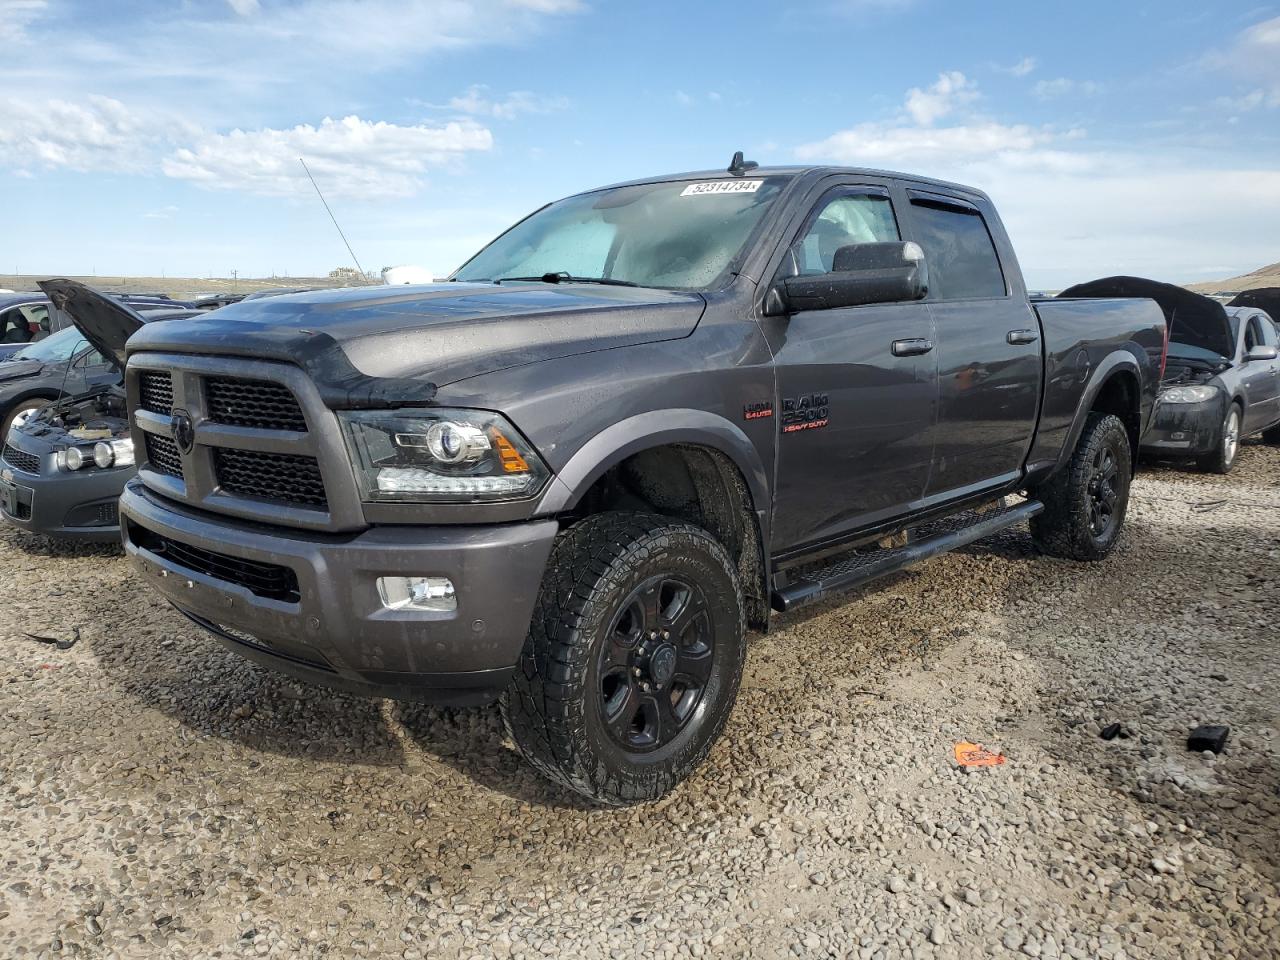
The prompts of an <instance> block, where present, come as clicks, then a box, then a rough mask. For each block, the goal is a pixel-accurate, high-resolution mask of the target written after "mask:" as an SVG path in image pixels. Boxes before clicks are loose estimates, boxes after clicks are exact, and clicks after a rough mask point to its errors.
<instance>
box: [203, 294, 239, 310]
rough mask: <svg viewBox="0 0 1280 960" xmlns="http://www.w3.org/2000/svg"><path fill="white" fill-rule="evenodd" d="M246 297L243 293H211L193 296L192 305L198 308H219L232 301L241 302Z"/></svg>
mask: <svg viewBox="0 0 1280 960" xmlns="http://www.w3.org/2000/svg"><path fill="white" fill-rule="evenodd" d="M244 298H245V295H244V294H243V293H209V294H205V295H204V296H201V297H193V298H192V300H191V306H193V307H194V308H195V309H197V310H217V309H218V308H219V307H225V306H228V305H229V304H232V303H239V302H240V301H241V300H243V299H244Z"/></svg>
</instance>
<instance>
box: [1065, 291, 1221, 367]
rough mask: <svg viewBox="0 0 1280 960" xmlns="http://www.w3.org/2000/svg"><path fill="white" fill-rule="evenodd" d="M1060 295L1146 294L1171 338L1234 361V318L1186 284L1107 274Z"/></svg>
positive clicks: (1176, 341) (1125, 295)
mask: <svg viewBox="0 0 1280 960" xmlns="http://www.w3.org/2000/svg"><path fill="white" fill-rule="evenodd" d="M1058 296H1059V297H1064V298H1070V297H1142V298H1145V299H1150V300H1154V301H1155V302H1156V303H1158V304H1159V305H1160V309H1161V310H1162V311H1163V312H1164V319H1165V322H1166V323H1167V324H1168V325H1169V340H1170V342H1172V343H1183V344H1186V345H1187V346H1190V347H1199V348H1201V349H1202V350H1211V351H1212V352H1214V353H1216V354H1217V355H1218V356H1220V357H1224V358H1226V359H1227V360H1230V359H1231V358H1232V357H1234V356H1235V353H1236V340H1235V337H1234V336H1232V334H1231V321H1230V320H1229V319H1228V318H1227V311H1226V309H1225V308H1224V307H1223V306H1222V304H1220V303H1219V302H1218V301H1217V300H1214V299H1211V298H1210V297H1206V296H1202V295H1201V294H1198V293H1193V292H1192V291H1190V290H1188V289H1187V288H1186V287H1178V286H1174V285H1173V284H1172V283H1161V282H1160V281H1159V280H1147V279H1146V278H1144V277H1106V278H1104V279H1102V280H1090V281H1089V282H1088V283H1080V284H1076V286H1074V287H1069V288H1067V289H1066V290H1063V291H1062V292H1061V293H1060V294H1058Z"/></svg>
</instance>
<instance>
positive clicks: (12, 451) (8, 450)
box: [3, 443, 40, 475]
mask: <svg viewBox="0 0 1280 960" xmlns="http://www.w3.org/2000/svg"><path fill="white" fill-rule="evenodd" d="M3 457H4V462H5V463H7V464H9V466H11V467H13V469H15V470H21V471H22V472H23V473H32V474H37V475H38V474H39V473H40V458H39V457H37V456H36V455H35V454H34V453H27V452H26V451H23V450H18V449H17V448H15V447H11V446H9V445H8V444H7V443H6V444H5V445H4V454H3Z"/></svg>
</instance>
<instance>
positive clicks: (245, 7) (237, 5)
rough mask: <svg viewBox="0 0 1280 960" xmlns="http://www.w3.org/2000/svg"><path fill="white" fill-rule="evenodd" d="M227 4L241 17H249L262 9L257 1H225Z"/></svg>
mask: <svg viewBox="0 0 1280 960" xmlns="http://www.w3.org/2000/svg"><path fill="white" fill-rule="evenodd" d="M227 3H228V4H229V5H230V6H231V9H232V10H234V11H235V12H236V13H238V14H239V15H240V16H242V17H251V16H253V15H254V14H255V13H257V12H258V11H259V10H261V9H262V8H261V7H260V6H259V4H258V0H227Z"/></svg>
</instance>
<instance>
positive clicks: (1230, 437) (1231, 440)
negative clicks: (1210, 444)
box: [1199, 402, 1243, 473]
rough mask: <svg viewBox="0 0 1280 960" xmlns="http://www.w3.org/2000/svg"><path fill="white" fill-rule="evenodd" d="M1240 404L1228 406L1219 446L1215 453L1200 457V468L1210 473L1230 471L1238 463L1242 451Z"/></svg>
mask: <svg viewBox="0 0 1280 960" xmlns="http://www.w3.org/2000/svg"><path fill="white" fill-rule="evenodd" d="M1242 419H1243V418H1242V414H1241V412H1240V404H1238V403H1234V402H1233V403H1232V404H1231V406H1229V407H1227V415H1226V417H1225V418H1223V421H1222V427H1221V428H1220V430H1219V432H1218V446H1217V449H1216V450H1214V452H1213V453H1211V454H1208V455H1207V456H1204V457H1200V458H1199V463H1200V469H1202V470H1207V471H1209V472H1210V473H1230V472H1231V468H1232V467H1234V466H1235V465H1236V456H1237V455H1238V454H1239V452H1240V424H1241V421H1242Z"/></svg>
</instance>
